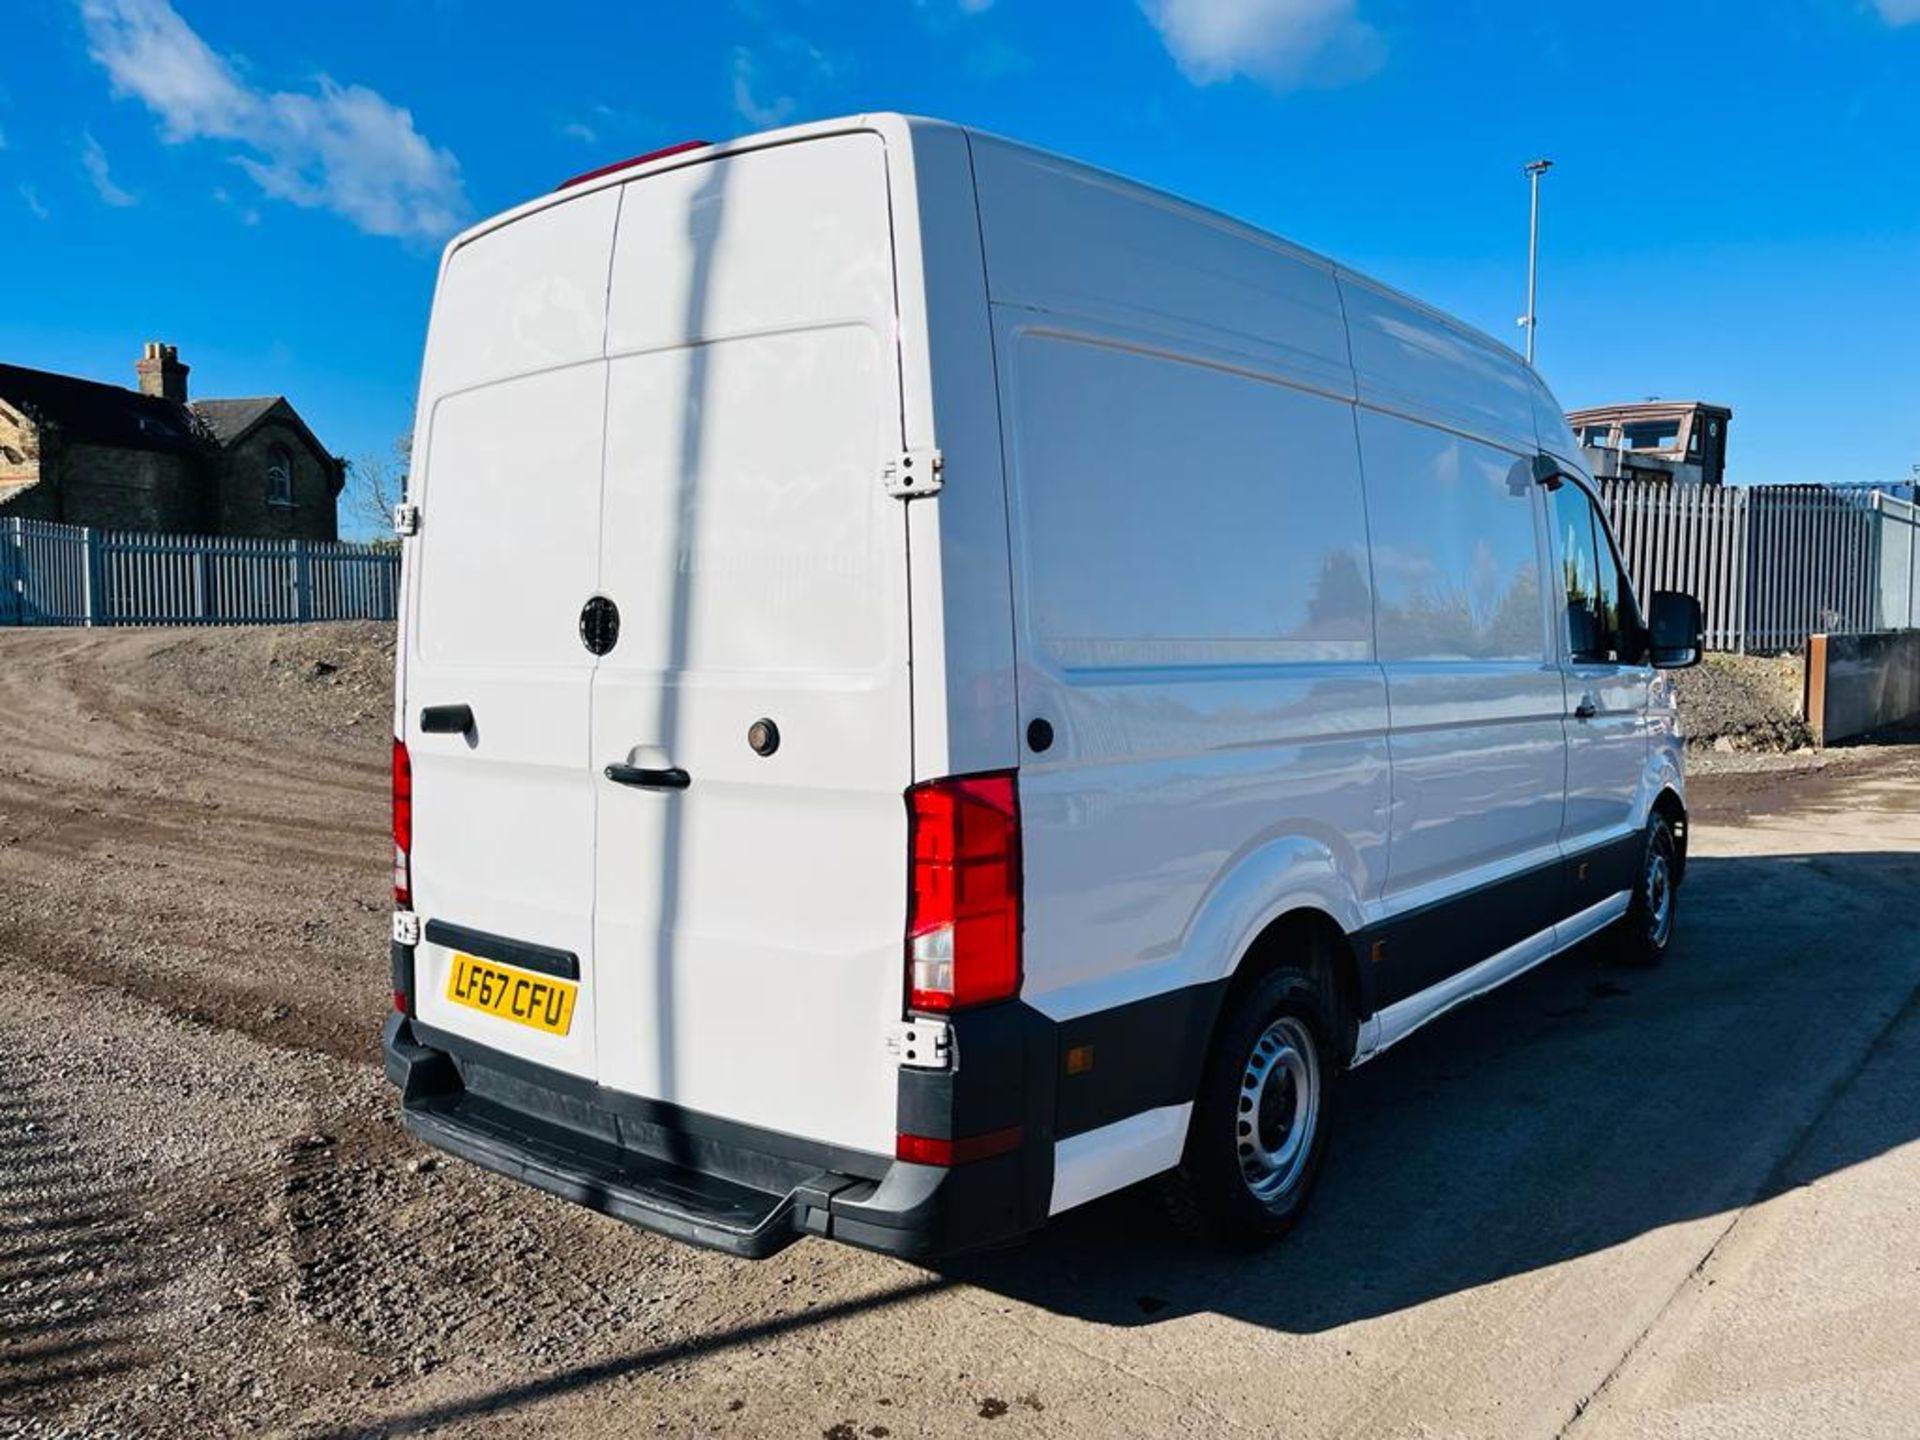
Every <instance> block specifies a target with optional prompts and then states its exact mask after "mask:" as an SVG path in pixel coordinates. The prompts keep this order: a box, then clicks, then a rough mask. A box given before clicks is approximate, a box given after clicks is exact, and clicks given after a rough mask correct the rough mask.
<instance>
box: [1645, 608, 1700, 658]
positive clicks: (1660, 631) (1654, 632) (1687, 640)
mask: <svg viewBox="0 0 1920 1440" xmlns="http://www.w3.org/2000/svg"><path fill="white" fill-rule="evenodd" d="M1705 628H1706V627H1705V625H1704V624H1703V622H1702V621H1701V618H1700V602H1699V601H1698V600H1696V599H1694V598H1693V596H1691V595H1683V594H1681V593H1680V592H1679V591H1678V590H1656V591H1654V592H1653V605H1652V607H1651V609H1650V611H1649V613H1648V616H1647V633H1648V638H1649V641H1650V644H1651V648H1652V651H1653V665H1654V668H1655V669H1657V670H1684V669H1686V668H1687V667H1688V666H1689V665H1698V664H1699V663H1700V652H1701V651H1702V650H1704V649H1705V648H1706V644H1705V635H1704V632H1705Z"/></svg>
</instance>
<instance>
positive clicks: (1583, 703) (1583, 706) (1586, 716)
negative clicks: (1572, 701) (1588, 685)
mask: <svg viewBox="0 0 1920 1440" xmlns="http://www.w3.org/2000/svg"><path fill="white" fill-rule="evenodd" d="M1599 713H1600V707H1599V706H1598V705H1596V704H1594V703H1593V697H1592V696H1591V695H1582V696H1581V697H1580V703H1579V704H1578V705H1576V706H1574V707H1573V718H1574V719H1576V720H1591V719H1592V718H1593V717H1594V716H1596V715H1598V714H1599Z"/></svg>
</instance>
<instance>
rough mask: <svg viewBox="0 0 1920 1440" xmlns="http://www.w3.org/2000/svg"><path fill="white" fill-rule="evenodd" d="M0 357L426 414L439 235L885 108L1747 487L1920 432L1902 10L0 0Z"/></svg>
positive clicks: (332, 421) (1912, 168)
mask: <svg viewBox="0 0 1920 1440" xmlns="http://www.w3.org/2000/svg"><path fill="white" fill-rule="evenodd" d="M16 5H17V6H18V7H19V8H16V7H9V8H10V10H13V12H14V13H12V14H10V16H9V20H10V23H11V30H12V34H11V37H10V44H9V47H8V50H7V55H8V60H7V62H6V67H5V68H4V69H0V255H3V256H4V257H5V262H6V263H5V264H4V266H3V267H0V274H4V275H5V276H6V279H7V285H6V291H5V298H4V301H0V360H7V361H11V362H14V363H17V364H25V365H33V366H38V367H41V368H46V369H54V370H63V371H69V372H72V373H76V374H83V375H90V376H94V377H96V378H100V379H106V380H113V381H118V382H122V383H131V380H132V363H133V358H134V355H135V354H136V352H137V351H138V348H139V343H140V342H141V341H142V340H144V339H150V338H151V339H167V340H171V341H173V342H175V343H176V344H178V345H179V346H180V348H181V356H182V358H183V359H184V360H187V361H188V362H189V363H191V364H192V365H193V367H194V370H193V386H194V391H195V393H196V394H199V395H246V394H261V393H276V392H280V393H285V394H287V395H289V396H291V397H292V398H293V400H294V402H295V404H296V405H298V406H299V408H300V409H301V411H302V412H303V413H304V414H305V415H306V416H307V418H308V419H309V421H310V422H311V423H312V424H313V426H314V428H315V429H316V430H317V431H318V432H319V434H320V436H321V437H322V439H323V440H325V441H326V443H328V444H329V445H330V446H332V447H333V448H334V449H335V450H337V451H339V452H341V453H342V454H345V455H347V456H349V457H358V456H362V455H367V454H370V453H376V452H379V451H382V450H384V449H386V448H387V447H388V446H389V444H390V443H391V441H392V438H393V437H394V435H395V434H396V433H397V432H398V431H400V430H401V429H402V428H403V427H404V426H405V425H406V423H407V420H408V416H409V413H410V409H411V404H412V396H413V390H414V386H415V382H416V377H417V369H418V363H419V350H420V344H421V339H422V334H423V331H424V327H425V323H426V313H427V306H428V301H429V299H430V292H431V288H432V283H433V273H434V265H435V259H436V256H437V253H438V249H439V246H440V244H441V242H442V241H443V240H444V239H445V238H446V236H447V235H448V234H449V233H451V231H452V230H453V229H455V228H457V227H458V226H459V225H461V224H463V223H465V222H466V221H468V220H471V219H473V218H477V217H478V216H481V215H485V214H487V213H490V212H492V211H495V210H499V209H503V208H505V207H506V206H508V205H511V204H514V203H516V202H518V201H520V200H523V199H525V198H527V197H529V196H531V195H534V194H537V193H539V192H541V191H544V190H547V189H549V188H551V187H552V186H553V185H554V184H555V183H556V182H557V181H558V180H560V179H562V178H564V177H566V176H567V175H570V174H573V173H575V172H578V171H581V170H585V169H588V168H591V167H593V166H595V165H598V164H602V163H605V162H607V161H610V160H615V159H619V158H621V157H624V156H626V155H630V154H633V153H635V152H638V151H644V150H647V149H651V148H654V147H657V146H660V145H665V144H669V143H672V142H674V141H678V140H682V139H687V138H691V137H701V138H708V139H722V138H726V137H729V136H733V135H738V134H743V133H747V132H750V131H753V130H757V129H762V128H766V127H768V126H771V125H776V124H784V123H788V122H790V121H797V120H804V119H810V118H818V117H822V116H829V115H835V114H843V113H849V112H854V111H859V110H863V109H902V110H909V111H913V112H916V113H921V114H932V115H940V116H944V117H947V118H951V119H956V120H962V121H965V122H968V123H972V124H976V125H979V126H982V127H984V128H986V129H990V130H994V131H997V132H1000V133H1002V134H1006V135H1010V136H1014V137H1016V138H1020V139H1024V140H1028V141H1031V142H1034V143H1037V144H1040V145H1043V146H1046V147H1048V148H1050V149H1055V150H1059V151H1062V152H1065V153H1067V154H1070V155H1074V156H1077V157H1080V158H1082V159H1086V160H1090V161H1093V162H1094V163H1097V164H1100V165H1104V166H1107V167H1109V168H1111V169H1114V170H1118V171H1121V172H1123V173H1126V174H1129V175H1133V176H1135V177H1138V178H1140V179H1144V180H1146V181H1149V182H1151V183H1154V184H1157V185H1161V186H1164V187H1166V188H1168V189H1170V190H1173V191H1176V192H1178V193H1180V194H1183V195H1187V196H1190V197H1192V198H1194V199H1197V200H1200V201H1202V202H1204V203H1206V204H1209V205H1213V206H1216V207H1218V208H1220V209H1222V210H1225V211H1228V212H1230V213H1232V214H1235V215H1239V216H1242V217H1244V218H1246V219H1248V220H1251V221H1253V222H1254V223H1256V224H1259V225H1263V226H1265V227H1267V228H1269V229H1272V230H1275V231H1277V232H1278V233H1280V234H1283V235H1286V236H1288V237H1289V238H1291V239H1293V240H1296V241H1298V242H1300V243H1302V244H1304V245H1307V246H1310V247H1311V248H1313V249H1316V250H1320V251H1323V252H1325V253H1327V254H1330V255H1333V256H1336V257H1338V258H1340V259H1342V260H1344V261H1346V262H1348V263H1349V264H1352V265H1354V266H1356V267H1357V268H1359V269H1361V270H1364V271H1367V272H1370V273H1372V274H1375V275H1377V276H1379V277H1380V278H1381V279H1383V280H1386V281H1388V282H1390V283H1392V284H1395V285H1398V286H1400V287H1402V288H1404V289H1407V290H1409V291H1411V292H1413V293H1414V294H1417V295H1419V296H1421V297H1423V298H1425V299H1427V300H1430V301H1432V302H1433V303H1435V304H1437V305H1440V306H1441V307H1442V308H1444V309H1447V310H1450V311H1452V312H1454V313H1455V314H1458V315H1460V316H1462V317H1463V318H1465V319H1467V320H1469V321H1472V322H1473V323H1475V324H1478V325H1480V326H1482V327H1483V328H1485V329H1487V330H1488V331H1490V332H1491V333H1493V334H1494V335H1496V336H1498V337H1500V338H1502V339H1510V340H1517V336H1518V332H1517V330H1516V329H1515V327H1514V323H1513V322H1514V317H1515V316H1516V315H1518V314H1519V312H1520V310H1521V309H1522V308H1523V305H1524V285H1525V241H1526V218H1527V215H1526V208H1527V193H1526V184H1525V181H1524V179H1523V177H1522V175H1521V170H1520V167H1521V165H1522V164H1523V162H1525V161H1526V160H1528V159H1530V158H1531V157H1533V156H1535V155H1546V156H1551V157H1552V158H1553V159H1554V160H1555V161H1556V162H1557V167H1556V168H1555V170H1554V171H1553V172H1552V174H1551V175H1550V176H1548V178H1547V181H1546V185H1545V191H1544V209H1545V219H1544V223H1543V239H1542V257H1543V258H1542V280H1541V327H1540V341H1539V347H1540V353H1539V361H1540V366H1541V369H1542V370H1543V371H1544V372H1545V374H1546V376H1547V378H1548V380H1549V381H1550V382H1551V383H1552V384H1553V386H1554V388H1555V390H1556V392H1557V393H1558V394H1559V396H1560V398H1561V399H1562V401H1563V402H1564V403H1566V404H1568V405H1569V406H1574V405H1582V404H1596V403H1602V402H1607V401H1617V400H1625V399H1640V398H1643V397H1645V396H1648V395H1661V396H1666V397H1695V396H1697V397H1701V398H1706V399H1711V400H1716V401H1720V402H1723V403H1727V404H1731V405H1732V406H1733V407H1734V411H1735V418H1734V423H1733V428H1732V431H1731V440H1732V448H1731V454H1730V472H1731V478H1734V479H1736V480H1739V481H1742V482H1748V483H1761V482H1776V481H1790V480H1806V479H1831V480H1888V479H1896V478H1902V477H1905V476H1906V475H1907V474H1908V472H1909V467H1910V466H1912V465H1913V464H1915V463H1920V105H1917V104H1916V97H1917V96H1920V0H1749V3H1746V4H1743V5H1739V6H1733V5H1728V4H1725V3H1718V4H1707V3H1703V0H1664V3H1660V4H1652V3H1642V0H1617V3H1612V4H1588V5H1576V4H1565V3H1558V4H1556V3H1549V0H1537V3H1533V0H1524V3H1523V0H1456V3H1450V4H1447V5H1435V4H1430V3H1421V0H1105V3H1095V0H864V3H857V4H856V3H841V4H836V3H830V0H710V3H705V4H697V5H687V4H684V3H680V4H654V3H641V0H630V3H624V4H614V3H588V0H543V3H541V4H538V5H528V4H525V3H515V4H511V5H509V4H505V3H482V0H331V3H329V4H326V5H311V6H304V5H260V4H258V3H244V4H243V3H236V0H171V3H169V0H16Z"/></svg>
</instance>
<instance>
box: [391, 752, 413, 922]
mask: <svg viewBox="0 0 1920 1440" xmlns="http://www.w3.org/2000/svg"><path fill="white" fill-rule="evenodd" d="M412 854H413V759H412V757H411V756H409V755H408V754H407V742H406V741H404V740H402V739H399V738H398V737H397V736H396V737H395V739H394V742H393V903H394V904H396V905H401V906H408V905H412V904H413V867H412V860H411V857H412Z"/></svg>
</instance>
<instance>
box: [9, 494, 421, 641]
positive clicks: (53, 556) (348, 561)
mask: <svg viewBox="0 0 1920 1440" xmlns="http://www.w3.org/2000/svg"><path fill="white" fill-rule="evenodd" d="M399 586H400V555H399V552H398V551H396V550H393V549H390V548H377V547H375V546H371V545H353V544H347V543H345V542H338V541H322V540H265V539H251V538H238V537H228V536H214V535H158V534H148V533H145V532H141V531H129V530H93V529H88V528H85V527H82V526H77V525H55V524H51V523H48V522H46V521H40V520H25V519H20V518H17V517H16V518H8V519H0V625H281V624H293V623H298V622H301V621H307V620H391V619H393V618H394V614H395V608H396V607H395V601H396V597H397V595H398V593H399Z"/></svg>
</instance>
